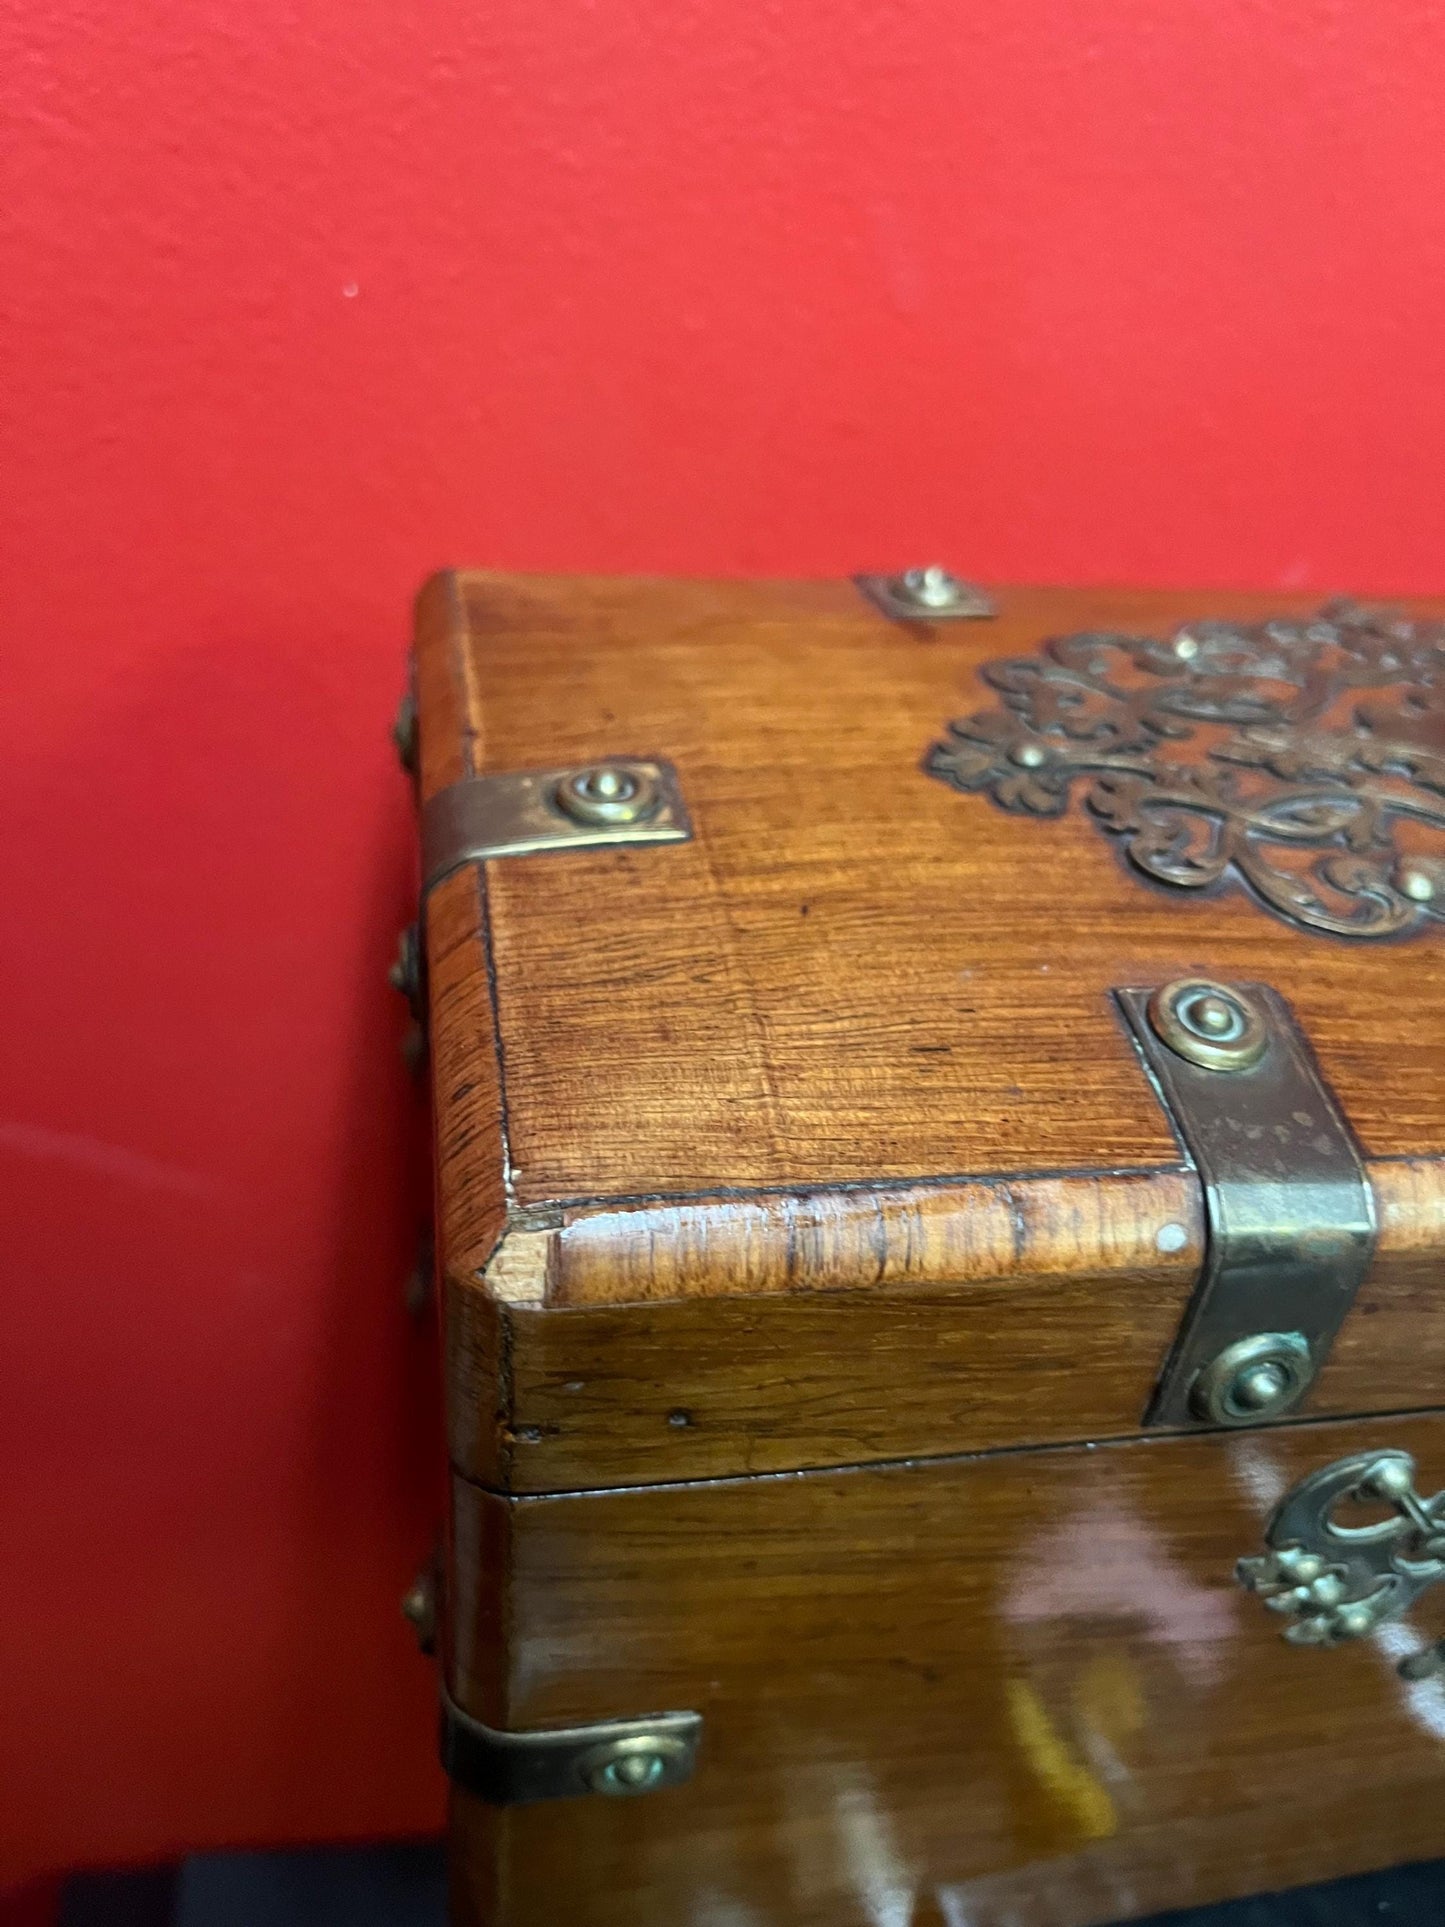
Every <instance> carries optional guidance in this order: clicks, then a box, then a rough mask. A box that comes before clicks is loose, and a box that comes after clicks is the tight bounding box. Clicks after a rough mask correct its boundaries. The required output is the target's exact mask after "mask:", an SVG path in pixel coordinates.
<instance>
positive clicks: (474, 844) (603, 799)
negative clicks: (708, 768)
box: [421, 756, 692, 894]
mask: <svg viewBox="0 0 1445 1927" xmlns="http://www.w3.org/2000/svg"><path fill="white" fill-rule="evenodd" d="M691 836H692V825H691V823H690V822H689V820H688V815H687V809H686V807H685V805H684V803H683V800H682V791H681V789H680V788H679V787H678V781H677V772H676V770H674V769H673V767H672V765H671V764H670V763H664V762H661V761H657V760H655V759H651V758H647V757H638V756H614V757H609V758H608V759H607V760H606V761H605V762H600V763H586V764H580V765H570V766H568V767H565V768H561V769H533V770H513V771H502V772H498V773H497V774H495V775H492V774H488V775H482V776H465V777H463V778H462V779H461V780H460V781H459V782H456V783H449V784H448V785H447V787H446V788H445V789H441V790H438V791H437V792H436V794H435V795H434V796H433V797H431V798H430V799H429V800H428V802H427V803H426V805H425V806H424V808H423V810H422V815H421V843H422V892H423V894H425V893H426V891H428V890H430V889H431V888H432V887H433V885H435V884H438V883H440V882H441V880H442V878H443V877H447V876H450V875H451V873H452V872H453V870H458V869H460V868H461V866H462V865H463V864H464V863H481V862H486V861H487V860H488V859H490V858H492V857H500V856H531V855H534V854H536V853H538V852H541V851H545V850H583V849H594V848H597V847H599V846H601V845H604V844H619V843H686V842H687V841H688V840H689V839H690V837H691Z"/></svg>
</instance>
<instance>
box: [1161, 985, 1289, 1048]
mask: <svg viewBox="0 0 1445 1927" xmlns="http://www.w3.org/2000/svg"><path fill="white" fill-rule="evenodd" d="M1149 1022H1150V1023H1151V1024H1152V1025H1153V1027H1154V1033H1155V1035H1156V1036H1158V1037H1161V1038H1163V1040H1164V1042H1165V1043H1166V1044H1167V1045H1168V1046H1169V1048H1170V1050H1172V1051H1174V1052H1175V1053H1176V1054H1177V1055H1178V1056H1180V1057H1185V1058H1187V1059H1188V1060H1189V1062H1190V1063H1191V1064H1198V1065H1200V1066H1201V1067H1202V1068H1203V1069H1205V1070H1208V1071H1247V1070H1248V1069H1249V1067H1250V1066H1251V1064H1257V1063H1258V1062H1259V1060H1260V1058H1261V1057H1263V1055H1264V1047H1265V1045H1266V1044H1267V1043H1268V1042H1269V1034H1268V1032H1267V1031H1266V1030H1265V1027H1264V1019H1263V1017H1261V1016H1260V1014H1259V1011H1258V1009H1257V1008H1256V1007H1255V1006H1254V1005H1253V1004H1252V1003H1251V1002H1250V1001H1249V999H1248V998H1247V997H1246V996H1245V995H1244V994H1243V993H1242V992H1241V991H1238V990H1231V989H1230V988H1229V986H1228V985H1227V984H1216V983H1211V982H1210V981H1209V980H1208V979H1207V978H1204V977H1183V978H1181V979H1180V980H1179V981H1178V982H1177V983H1172V984H1165V986H1164V988H1163V989H1162V990H1156V991H1155V992H1154V995H1153V996H1152V997H1151V998H1150V999H1149Z"/></svg>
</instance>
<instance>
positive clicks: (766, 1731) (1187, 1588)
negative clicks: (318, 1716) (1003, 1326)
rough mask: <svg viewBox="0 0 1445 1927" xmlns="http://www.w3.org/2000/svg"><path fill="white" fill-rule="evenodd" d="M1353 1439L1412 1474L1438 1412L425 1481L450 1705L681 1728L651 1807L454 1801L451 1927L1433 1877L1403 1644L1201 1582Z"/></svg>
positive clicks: (1438, 1453)
mask: <svg viewBox="0 0 1445 1927" xmlns="http://www.w3.org/2000/svg"><path fill="white" fill-rule="evenodd" d="M1386 1445H1389V1446H1403V1447H1404V1448H1406V1449H1407V1450H1409V1451H1411V1452H1413V1453H1414V1454H1415V1455H1416V1457H1417V1459H1418V1460H1419V1463H1420V1467H1421V1478H1422V1481H1423V1482H1424V1485H1425V1488H1426V1489H1427V1490H1433V1489H1434V1488H1435V1487H1436V1486H1438V1485H1439V1484H1440V1483H1442V1482H1445V1418H1442V1417H1439V1416H1430V1417H1424V1418H1420V1417H1416V1418H1411V1419H1399V1420H1395V1421H1392V1422H1389V1423H1384V1422H1372V1423H1369V1424H1319V1425H1310V1426H1298V1427H1292V1428H1287V1429H1284V1430H1276V1431H1272V1432H1267V1433H1259V1434H1252V1435H1228V1436H1220V1437H1212V1438H1192V1439H1173V1440H1159V1441H1149V1442H1144V1441H1135V1442H1132V1443H1128V1444H1122V1445H1115V1446H1109V1447H1103V1448H1101V1449H1100V1450H1098V1451H1097V1452H1084V1451H1044V1452H1029V1453H1017V1454H1006V1455H1001V1456H995V1457H992V1458H987V1459H974V1460H966V1459H965V1460H951V1461H941V1462H936V1463H934V1464H930V1465H924V1466H905V1467H892V1468H871V1469H868V1470H862V1471H855V1472H849V1473H841V1474H840V1473H814V1474H808V1475H805V1476H803V1477H798V1478H785V1479H745V1480H734V1481H726V1482H721V1483H715V1484H704V1485H694V1486H675V1487H654V1488H649V1489H647V1490H641V1491H631V1492H615V1493H601V1494H591V1495H587V1496H585V1497H584V1496H577V1497H563V1498H550V1499H524V1500H512V1501H506V1500H502V1499H499V1498H496V1497H494V1496H492V1495H489V1494H486V1493H482V1492H480V1491H478V1490H477V1489H476V1488H475V1487H471V1486H469V1485H467V1484H466V1483H465V1482H462V1481H458V1482H457V1484H456V1487H455V1499H454V1507H455V1515H456V1521H457V1525H456V1544H457V1547H458V1554H459V1557H458V1567H457V1574H456V1587H457V1591H456V1599H455V1611H456V1618H457V1625H456V1634H455V1645H454V1652H453V1657H452V1671H451V1688H452V1691H453V1693H454V1694H455V1695H456V1696H457V1697H458V1698H459V1700H460V1701H461V1702H462V1703H463V1704H465V1705H468V1706H470V1707H471V1708H472V1710H473V1711H475V1712H477V1713H478V1714H479V1715H480V1716H482V1717H488V1718H490V1719H491V1720H492V1721H493V1722H497V1721H501V1722H502V1723H505V1724H507V1725H509V1726H513V1727H528V1726H545V1725H552V1724H565V1723H570V1722H572V1721H578V1720H589V1719H598V1718H603V1717H607V1716H616V1715H619V1714H629V1713H640V1712H646V1711H656V1710H661V1709H664V1708H669V1707H679V1708H681V1707H691V1708H695V1709H696V1710H698V1711H700V1712H701V1713H702V1714H703V1715H704V1719H705V1721H706V1725H705V1729H704V1737H703V1744H702V1750H701V1754H700V1759H699V1766H698V1771H697V1774H696V1777H695V1778H694V1780H693V1781H692V1782H691V1783H690V1784H689V1785H688V1786H686V1787H682V1788H678V1789H676V1790H674V1791H671V1792H668V1793H665V1794H659V1795H656V1796H654V1797H650V1798H645V1799H639V1800H635V1801H627V1802H609V1801H606V1800H598V1799H584V1800H580V1801H571V1802H557V1803H552V1804H541V1805H537V1806H534V1807H522V1808H513V1809H508V1810H505V1811H503V1812H501V1813H498V1814H495V1815H490V1816H489V1815H485V1814H483V1813H482V1812H481V1811H480V1810H479V1809H477V1808H476V1807H475V1806H473V1805H472V1803H470V1802H469V1801H467V1800H466V1799H464V1798H461V1799H459V1800H458V1801H457V1804H456V1809H455V1835H454V1838H455V1843H456V1849H457V1851H456V1859H455V1893H456V1917H457V1919H458V1920H459V1921H460V1922H462V1923H464V1924H465V1927H481V1923H483V1922H485V1923H486V1927H552V1923H553V1922H555V1921H558V1920H567V1921H570V1922H572V1923H575V1927H636V1923H637V1922H638V1921H656V1922H658V1923H663V1922H666V1923H668V1927H674V1923H675V1924H676V1927H705V1924H709V1923H713V1922H716V1921H718V1920H723V1919H727V1920H746V1921H749V1922H754V1921H755V1922H765V1923H767V1927H823V1923H827V1927H877V1924H878V1923H879V1922H880V1921H885V1920H886V1921H890V1922H891V1921H907V1922H909V1923H920V1922H929V1923H932V1922H947V1923H956V1922H957V1921H959V1920H966V1921H967V1922H968V1923H969V1927H1084V1923H1092V1922H1099V1921H1104V1920H1116V1919H1119V1918H1121V1917H1128V1916H1132V1915H1136V1914H1140V1913H1145V1912H1153V1911H1154V1910H1156V1909H1159V1908H1163V1907H1176V1906H1190V1905H1196V1904H1200V1903H1203V1902H1206V1901H1212V1900H1216V1899H1220V1898H1224V1897H1227V1896H1229V1895H1233V1894H1240V1893H1246V1892H1252V1891H1256V1890H1259V1889H1263V1888H1269V1887H1273V1886H1276V1885H1280V1884H1284V1883H1288V1882H1293V1881H1303V1880H1311V1879H1321V1878H1327V1877H1329V1876H1332V1875H1335V1874H1339V1873H1344V1872H1351V1871H1357V1870H1360V1869H1362V1868H1365V1867H1369V1866H1372V1865H1380V1864H1384V1863H1386V1862H1388V1861H1390V1860H1394V1859H1402V1858H1408V1857H1419V1856H1424V1855H1432V1854H1439V1853H1441V1852H1445V1806H1442V1804H1441V1802H1440V1800H1439V1786H1440V1770H1441V1751H1440V1749H1441V1737H1440V1735H1441V1729H1442V1721H1445V1689H1442V1688H1441V1686H1440V1685H1439V1684H1438V1683H1435V1684H1431V1683H1423V1684H1414V1685H1409V1684H1406V1683H1405V1682H1404V1681H1402V1680H1400V1679H1399V1677H1398V1676H1397V1674H1396V1672H1395V1670H1394V1661H1395V1659H1396V1658H1397V1657H1398V1656H1399V1653H1400V1651H1401V1650H1402V1649H1404V1650H1415V1649H1418V1647H1420V1646H1421V1645H1423V1644H1424V1643H1425V1642H1426V1639H1427V1638H1428V1637H1429V1636H1430V1635H1429V1634H1427V1633H1426V1632H1425V1631H1424V1629H1423V1626H1419V1627H1407V1628H1404V1629H1403V1630H1401V1629H1398V1628H1397V1629H1396V1630H1395V1631H1394V1632H1390V1631H1389V1630H1388V1629H1387V1630H1386V1631H1383V1632H1381V1633H1380V1634H1377V1635H1375V1637H1374V1639H1373V1640H1372V1641H1371V1642H1369V1643H1365V1644H1362V1645H1359V1646H1355V1647H1343V1648H1340V1649H1338V1650H1336V1651H1332V1652H1319V1651H1309V1650H1301V1649H1292V1648H1289V1647H1286V1646H1285V1645H1284V1644H1283V1643H1282V1641H1281V1640H1280V1638H1279V1625H1278V1622H1277V1620H1276V1619H1275V1618H1274V1617H1273V1615H1271V1614H1269V1613H1267V1612H1266V1611H1264V1609H1263V1608H1262V1607H1261V1606H1260V1604H1259V1602H1258V1601H1256V1600H1253V1599H1251V1598H1249V1597H1247V1596H1246V1595H1244V1594H1243V1593H1241V1592H1239V1591H1238V1589H1237V1588H1236V1587H1235V1585H1234V1584H1233V1582H1232V1576H1231V1575H1232V1570H1233V1565H1234V1561H1235V1560H1236V1558H1238V1557H1239V1556H1240V1555H1241V1554H1243V1553H1247V1552H1250V1551H1252V1550H1254V1549H1256V1548H1257V1547H1258V1545H1259V1544H1260V1540H1261V1534H1262V1528H1263V1523H1264V1520H1265V1518H1266V1516H1267V1514H1268V1512H1269V1510H1270V1508H1271V1506H1272V1504H1273V1502H1274V1500H1275V1498H1276V1497H1277V1496H1278V1495H1279V1494H1280V1493H1281V1492H1282V1491H1283V1490H1284V1489H1286V1488H1287V1487H1288V1486H1289V1485H1290V1484H1292V1483H1293V1482H1294V1481H1295V1480H1297V1479H1298V1478H1299V1477H1301V1476H1302V1475H1303V1474H1304V1473H1305V1472H1307V1471H1309V1470H1312V1469H1314V1468H1315V1467H1317V1466H1319V1465H1321V1464H1323V1463H1326V1462H1328V1461H1329V1460H1331V1459H1333V1458H1336V1457H1339V1456H1342V1455H1344V1454H1345V1453H1347V1452H1352V1451H1358V1450H1362V1449H1367V1448H1370V1447H1379V1446H1386ZM499 1517H504V1518H505V1521H506V1523H505V1528H504V1529H501V1528H499V1527H498V1525H497V1523H496V1521H497V1519H498V1518H499ZM481 1547H485V1549H486V1556H485V1558H483V1559H481V1560H480V1561H479V1560H478V1559H476V1558H474V1557H473V1555H472V1551H471V1549H472V1548H481ZM1423 1618H1424V1619H1438V1614H1434V1615H1432V1614H1431V1613H1430V1610H1429V1604H1428V1602H1426V1605H1425V1610H1424V1614H1423ZM501 1624H505V1625H506V1626H507V1627H508V1628H509V1629H510V1638H509V1643H508V1646H507V1651H506V1656H505V1659H504V1661H503V1662H502V1663H501V1665H500V1666H499V1665H498V1663H497V1660H496V1632H497V1627H498V1626H499V1625H501ZM1434 1630H1435V1631H1436V1632H1438V1631H1439V1626H1438V1624H1436V1625H1435V1627H1434Z"/></svg>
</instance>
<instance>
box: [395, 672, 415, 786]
mask: <svg viewBox="0 0 1445 1927" xmlns="http://www.w3.org/2000/svg"><path fill="white" fill-rule="evenodd" d="M391 740H392V742H393V743H394V744H395V745H396V757H397V761H398V762H399V763H400V764H401V766H402V768H403V770H405V772H406V774H407V775H408V776H415V775H416V774H417V772H418V770H419V769H420V767H421V753H420V718H419V715H418V711H417V701H416V689H415V687H414V685H412V684H408V685H407V688H406V689H405V690H404V691H403V693H402V698H401V701H400V702H399V703H398V704H397V706H396V720H395V721H394V722H393V724H392V726H391Z"/></svg>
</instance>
